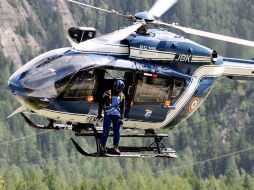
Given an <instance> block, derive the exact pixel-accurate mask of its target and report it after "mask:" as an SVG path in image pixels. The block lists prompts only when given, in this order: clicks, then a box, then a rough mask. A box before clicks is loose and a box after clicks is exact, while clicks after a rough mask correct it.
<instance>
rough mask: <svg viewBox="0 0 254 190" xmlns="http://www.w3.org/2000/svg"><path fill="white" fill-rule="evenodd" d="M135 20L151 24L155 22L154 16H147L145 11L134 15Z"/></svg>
mask: <svg viewBox="0 0 254 190" xmlns="http://www.w3.org/2000/svg"><path fill="white" fill-rule="evenodd" d="M135 17H136V19H137V20H144V21H145V22H153V21H154V20H155V18H154V16H153V15H151V14H149V13H148V12H147V11H144V12H139V13H137V14H135Z"/></svg>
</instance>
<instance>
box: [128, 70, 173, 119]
mask: <svg viewBox="0 0 254 190" xmlns="http://www.w3.org/2000/svg"><path fill="white" fill-rule="evenodd" d="M171 84H172V80H171V78H168V77H163V76H158V75H155V74H148V73H138V74H137V75H136V90H135V93H134V99H133V105H132V107H131V109H130V112H129V119H133V120H139V121H148V122H162V121H163V120H164V119H165V117H166V115H167V112H168V111H169V109H168V108H167V107H166V106H165V104H166V103H167V102H168V103H169V104H170V97H171V93H173V92H172V85H171ZM174 95H176V94H174Z"/></svg>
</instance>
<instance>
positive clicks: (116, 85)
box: [114, 80, 125, 92]
mask: <svg viewBox="0 0 254 190" xmlns="http://www.w3.org/2000/svg"><path fill="white" fill-rule="evenodd" d="M124 87H125V84H124V82H123V81H122V80H116V81H115V83H114V89H115V91H117V92H122V91H123V89H124Z"/></svg>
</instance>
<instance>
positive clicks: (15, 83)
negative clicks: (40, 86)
mask: <svg viewBox="0 0 254 190" xmlns="http://www.w3.org/2000/svg"><path fill="white" fill-rule="evenodd" d="M8 87H9V89H10V91H11V92H12V94H14V95H22V93H23V92H24V90H23V88H22V85H21V84H20V81H19V77H18V76H16V75H15V73H14V74H13V75H12V76H11V77H10V78H9V80H8Z"/></svg>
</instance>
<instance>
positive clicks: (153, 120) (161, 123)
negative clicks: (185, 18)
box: [8, 0, 254, 158]
mask: <svg viewBox="0 0 254 190" xmlns="http://www.w3.org/2000/svg"><path fill="white" fill-rule="evenodd" d="M68 1H69V2H70V3H74V4H77V5H78V6H82V7H89V8H92V9H95V10H98V11H103V12H105V13H109V14H113V15H116V16H119V17H123V18H125V19H127V20H129V21H131V22H132V25H130V26H128V27H124V28H121V29H119V30H116V31H114V32H113V33H110V34H106V35H102V36H100V37H96V29H95V28H92V27H72V28H70V29H69V30H68V34H67V38H68V40H69V42H70V44H71V47H67V48H60V49H55V50H52V51H49V52H46V53H44V54H42V55H39V56H38V57H36V58H34V59H32V60H31V61H30V62H28V63H27V64H25V65H24V66H22V67H21V68H20V69H18V70H17V71H16V72H15V73H14V74H13V75H12V76H11V77H10V79H9V81H8V86H9V88H10V90H11V92H12V93H13V95H14V96H15V97H16V98H17V100H18V101H19V102H20V103H21V105H22V106H21V107H20V108H18V109H17V110H16V111H14V112H13V113H12V114H11V115H10V116H9V117H12V116H13V115H15V114H17V113H20V114H21V115H22V117H23V118H24V119H25V121H26V122H27V123H28V124H29V126H31V127H34V128H38V129H56V130H60V129H69V130H73V131H74V132H75V135H76V136H83V137H87V136H93V137H95V140H96V147H97V152H95V153H88V152H87V151H85V150H83V149H82V148H81V146H80V145H79V144H78V143H77V142H76V141H75V140H74V139H72V142H73V143H74V145H75V147H76V149H77V150H78V151H79V152H80V153H81V154H83V155H84V156H92V157H99V154H98V152H99V138H100V135H101V131H102V122H103V119H98V118H97V113H98V102H99V100H100V98H101V97H102V95H103V93H104V92H105V91H106V90H108V89H110V88H111V87H112V86H113V84H114V81H115V80H117V79H121V80H122V81H124V83H125V89H124V91H123V93H124V94H125V97H126V111H125V116H124V121H123V129H122V134H121V137H128V138H132V137H139V138H153V139H154V142H153V143H152V144H150V145H148V146H143V147H128V146H127V147H119V148H120V150H121V155H119V156H122V157H168V158H175V157H177V155H176V151H175V150H173V149H172V148H168V147H166V146H164V144H163V143H162V140H163V139H164V138H167V137H168V135H167V134H158V133H156V132H155V131H156V130H160V129H173V128H174V127H175V126H177V125H179V124H180V123H182V122H183V121H185V120H186V119H187V118H189V117H190V116H191V115H192V114H193V113H194V112H195V111H196V110H197V109H198V108H199V107H200V106H201V105H202V103H203V102H204V101H205V99H206V98H207V96H208V95H209V93H210V92H211V90H212V88H213V87H214V84H215V82H216V81H217V80H219V79H220V78H222V77H227V78H230V79H232V80H253V77H254V61H253V60H243V59H234V58H226V57H223V56H220V55H219V54H218V53H217V51H216V50H212V49H210V48H208V47H205V46H202V45H200V44H198V43H195V42H194V41H191V40H189V39H187V38H185V37H183V36H180V35H177V34H175V33H172V32H170V31H169V30H168V28H172V29H176V30H179V31H181V32H184V33H188V34H192V35H198V36H202V37H207V38H211V39H215V40H219V41H224V42H230V43H235V44H240V45H244V46H249V47H254V42H252V41H248V40H243V39H239V38H233V37H229V36H224V35H219V34H215V33H210V32H205V31H201V30H196V29H192V28H187V27H183V26H180V25H178V24H177V23H172V24H168V23H165V22H162V21H161V20H159V18H160V17H161V16H162V15H163V14H164V13H165V12H166V11H168V10H170V9H171V8H172V7H173V6H174V5H175V4H176V3H177V0H170V1H169V0H157V1H156V2H155V4H154V5H153V6H152V8H151V9H150V10H149V11H144V12H139V13H137V14H135V15H124V14H121V13H118V12H117V11H115V10H105V9H102V8H99V7H95V6H91V5H89V4H86V3H82V2H79V1H76V0H68ZM28 114H31V115H33V114H35V115H39V116H41V117H43V118H47V119H48V120H49V124H48V125H46V126H45V125H38V124H35V123H34V122H32V121H31V119H29V117H28V116H27V115H28ZM136 130H138V133H136ZM140 130H144V131H145V132H144V134H143V133H142V134H140V133H139V131H140ZM146 152H150V153H146ZM151 152H152V153H151ZM105 156H108V157H110V156H115V155H111V154H107V155H105Z"/></svg>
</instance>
